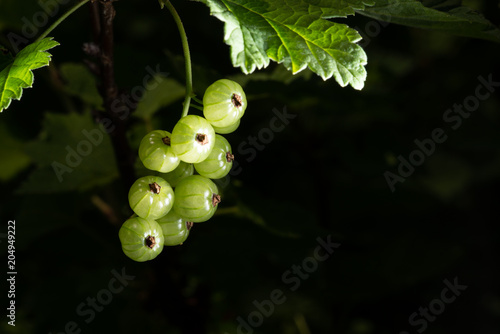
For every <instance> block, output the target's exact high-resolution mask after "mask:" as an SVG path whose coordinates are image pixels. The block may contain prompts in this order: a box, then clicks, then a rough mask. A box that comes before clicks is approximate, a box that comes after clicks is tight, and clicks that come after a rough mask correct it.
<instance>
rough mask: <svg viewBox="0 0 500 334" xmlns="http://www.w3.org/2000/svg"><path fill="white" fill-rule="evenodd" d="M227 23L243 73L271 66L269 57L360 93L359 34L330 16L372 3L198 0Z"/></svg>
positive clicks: (234, 58)
mask: <svg viewBox="0 0 500 334" xmlns="http://www.w3.org/2000/svg"><path fill="white" fill-rule="evenodd" d="M197 1H201V2H203V3H205V4H206V5H207V6H208V7H209V8H210V10H211V14H212V15H214V16H215V17H217V18H218V19H220V20H221V21H223V22H225V36H224V41H225V42H226V43H227V44H228V45H230V46H231V59H232V62H233V65H234V66H237V67H241V69H242V71H243V72H244V73H245V74H248V73H252V72H253V71H254V70H255V69H260V68H264V67H267V66H268V65H269V61H270V59H272V60H274V61H276V62H278V63H282V64H283V65H284V66H285V67H286V68H287V69H288V70H290V71H292V73H294V74H295V73H298V72H300V71H302V70H303V69H305V68H306V67H309V68H310V69H311V70H312V71H313V72H315V73H316V74H318V75H319V76H321V77H322V78H323V79H324V80H327V79H329V78H331V77H332V76H333V77H334V78H335V80H336V81H337V82H338V83H339V84H340V85H341V86H342V87H344V86H347V85H351V86H352V87H353V88H355V89H362V88H363V86H364V81H365V79H366V70H365V68H364V65H366V63H367V57H366V54H365V52H364V51H363V49H362V48H361V47H360V46H359V45H357V44H356V43H357V42H358V41H360V40H361V36H360V35H359V34H358V32H357V31H356V30H354V29H351V28H349V27H348V26H347V25H345V24H340V23H335V22H331V21H327V20H326V19H327V18H336V17H345V16H347V15H352V14H354V13H355V10H362V9H364V8H365V6H368V5H372V4H373V3H374V2H373V1H371V0H348V1H345V0H317V1H313V0H288V1H285V0H276V1H271V0H252V1H248V0H197Z"/></svg>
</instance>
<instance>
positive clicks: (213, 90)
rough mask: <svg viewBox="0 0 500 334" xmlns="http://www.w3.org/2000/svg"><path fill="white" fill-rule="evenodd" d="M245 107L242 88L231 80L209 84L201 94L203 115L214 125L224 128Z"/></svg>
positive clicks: (245, 99)
mask: <svg viewBox="0 0 500 334" xmlns="http://www.w3.org/2000/svg"><path fill="white" fill-rule="evenodd" d="M246 108H247V97H246V95H245V92H244V91H243V88H241V86H240V85H239V84H238V83H237V82H234V81H232V80H228V79H221V80H217V81H216V82H214V83H213V84H211V85H210V86H209V87H208V88H207V90H206V91H205V94H204V95H203V116H205V118H206V119H207V120H208V121H209V122H210V123H211V124H212V125H214V126H216V127H219V128H221V127H222V128H224V127H227V126H230V125H231V124H234V123H236V121H237V120H239V119H240V118H241V116H243V114H244V113H245V109H246Z"/></svg>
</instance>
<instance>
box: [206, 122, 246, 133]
mask: <svg viewBox="0 0 500 334" xmlns="http://www.w3.org/2000/svg"><path fill="white" fill-rule="evenodd" d="M239 126H240V120H237V121H236V123H233V124H231V125H229V126H226V127H223V128H219V127H217V126H213V125H212V127H213V128H214V131H215V133H220V134H222V135H225V134H228V133H231V132H233V131H234V130H236V129H237V128H238V127H239Z"/></svg>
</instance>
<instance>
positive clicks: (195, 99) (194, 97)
mask: <svg viewBox="0 0 500 334" xmlns="http://www.w3.org/2000/svg"><path fill="white" fill-rule="evenodd" d="M191 98H192V99H193V101H194V102H197V103H199V104H201V105H203V101H202V100H200V99H199V98H197V97H196V96H195V95H193V96H191Z"/></svg>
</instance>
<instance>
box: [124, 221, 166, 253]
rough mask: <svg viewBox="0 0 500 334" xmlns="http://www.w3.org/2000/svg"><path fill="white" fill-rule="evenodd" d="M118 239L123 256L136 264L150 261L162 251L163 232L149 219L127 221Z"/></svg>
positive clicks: (158, 225)
mask: <svg viewBox="0 0 500 334" xmlns="http://www.w3.org/2000/svg"><path fill="white" fill-rule="evenodd" d="M118 237H119V238H120V242H121V244H122V250H123V252H124V253H125V255H127V256H128V257H129V258H131V259H132V260H134V261H137V262H144V261H149V260H152V259H154V258H155V257H157V256H158V254H160V253H161V251H162V250H163V230H162V229H161V226H160V224H158V223H157V222H156V221H154V220H151V219H144V218H141V217H134V218H130V219H128V220H127V221H125V222H124V223H123V225H122V227H121V228H120V231H119V232H118Z"/></svg>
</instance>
